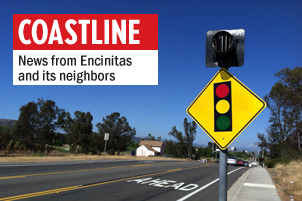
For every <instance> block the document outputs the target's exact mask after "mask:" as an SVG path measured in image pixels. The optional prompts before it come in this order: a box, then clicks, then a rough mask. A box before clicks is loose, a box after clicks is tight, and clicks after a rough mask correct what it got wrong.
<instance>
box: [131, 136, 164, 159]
mask: <svg viewBox="0 0 302 201" xmlns="http://www.w3.org/2000/svg"><path fill="white" fill-rule="evenodd" d="M164 150H165V144H164V142H163V141H152V140H142V141H141V142H140V143H139V147H138V148H137V149H136V156H163V155H164Z"/></svg>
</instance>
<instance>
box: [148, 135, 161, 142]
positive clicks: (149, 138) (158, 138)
mask: <svg viewBox="0 0 302 201" xmlns="http://www.w3.org/2000/svg"><path fill="white" fill-rule="evenodd" d="M146 140H154V141H161V136H159V137H157V139H155V137H154V136H153V135H151V134H150V133H149V134H148V136H147V137H146Z"/></svg>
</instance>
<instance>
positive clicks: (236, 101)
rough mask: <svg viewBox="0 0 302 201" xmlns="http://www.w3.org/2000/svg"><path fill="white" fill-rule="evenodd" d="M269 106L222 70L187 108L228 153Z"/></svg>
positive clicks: (193, 117) (195, 119)
mask: <svg viewBox="0 0 302 201" xmlns="http://www.w3.org/2000/svg"><path fill="white" fill-rule="evenodd" d="M265 106H266V103H265V102H264V101H263V100H262V99H261V98H259V97H258V96H257V95H256V94H255V93H254V92H252V91H251V90H250V89H249V88H247V87H246V86H245V85H244V84H243V83H241V82H240V81H239V80H238V79H237V78H236V77H234V76H233V75H232V74H230V73H229V72H228V71H227V70H225V69H223V68H222V69H220V70H219V71H218V72H217V73H216V74H215V75H214V77H213V78H212V79H211V81H210V82H209V83H208V84H207V86H206V87H205V88H204V89H203V90H202V91H201V92H200V93H199V95H198V96H197V97H196V98H195V100H194V101H193V102H192V103H191V104H190V106H189V107H188V108H187V113H188V114H189V115H190V116H191V117H192V119H194V121H195V122H196V123H197V124H198V125H199V126H200V127H201V128H202V129H203V130H204V131H205V132H206V133H207V134H208V135H209V137H210V138H211V139H212V140H213V141H214V142H215V143H216V144H217V145H218V146H219V148H220V149H222V150H225V149H226V148H227V147H228V146H229V145H230V144H231V143H232V142H233V141H234V140H235V139H236V138H237V137H238V136H239V134H240V133H242V131H243V130H244V129H245V128H246V127H247V126H248V125H249V124H250V123H251V122H252V121H253V120H254V119H255V118H256V116H257V115H258V114H260V112H261V111H262V110H263V109H264V108H265Z"/></svg>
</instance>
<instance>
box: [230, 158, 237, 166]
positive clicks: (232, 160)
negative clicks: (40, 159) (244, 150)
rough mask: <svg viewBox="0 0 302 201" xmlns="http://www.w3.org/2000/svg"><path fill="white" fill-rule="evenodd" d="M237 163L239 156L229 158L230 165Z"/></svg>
mask: <svg viewBox="0 0 302 201" xmlns="http://www.w3.org/2000/svg"><path fill="white" fill-rule="evenodd" d="M230 164H231V165H236V164H237V158H235V157H229V158H228V165H230Z"/></svg>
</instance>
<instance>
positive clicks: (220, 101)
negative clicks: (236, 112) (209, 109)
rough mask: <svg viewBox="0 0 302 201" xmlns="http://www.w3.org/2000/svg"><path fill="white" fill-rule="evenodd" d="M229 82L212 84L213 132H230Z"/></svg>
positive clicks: (230, 98) (230, 105)
mask: <svg viewBox="0 0 302 201" xmlns="http://www.w3.org/2000/svg"><path fill="white" fill-rule="evenodd" d="M231 92H232V91H231V82H230V81H229V82H220V83H215V84H214V130H215V132H223V131H232V96H231Z"/></svg>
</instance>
